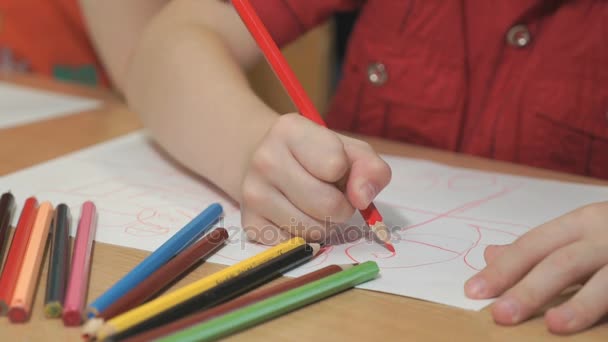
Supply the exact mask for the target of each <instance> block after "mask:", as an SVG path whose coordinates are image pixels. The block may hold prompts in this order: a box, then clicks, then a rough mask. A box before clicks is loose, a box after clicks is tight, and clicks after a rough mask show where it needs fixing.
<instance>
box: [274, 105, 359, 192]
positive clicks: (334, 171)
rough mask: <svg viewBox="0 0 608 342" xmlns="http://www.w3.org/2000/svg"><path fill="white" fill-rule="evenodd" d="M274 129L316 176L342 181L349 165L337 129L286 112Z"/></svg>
mask: <svg viewBox="0 0 608 342" xmlns="http://www.w3.org/2000/svg"><path fill="white" fill-rule="evenodd" d="M273 130H276V131H277V133H276V135H277V136H278V137H279V139H280V140H281V141H285V142H286V143H287V147H288V148H289V151H290V152H291V154H292V155H293V157H294V158H295V160H297V161H298V162H299V163H300V165H302V167H303V168H304V169H305V170H306V171H308V173H310V174H312V175H313V176H314V177H316V178H318V179H320V180H322V181H325V182H328V183H335V182H337V181H339V180H340V179H341V178H342V177H343V176H344V175H345V174H346V173H347V172H348V169H349V167H350V162H349V160H348V157H347V155H346V152H344V144H343V143H342V140H340V138H339V137H338V135H336V134H335V133H334V132H332V131H330V130H329V129H327V128H324V127H321V126H319V125H317V124H315V123H313V122H311V121H310V120H308V119H306V118H303V117H302V116H300V115H295V114H287V115H283V116H282V117H281V119H280V121H279V122H277V123H276V124H275V126H274V127H273Z"/></svg>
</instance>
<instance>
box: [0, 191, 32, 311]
mask: <svg viewBox="0 0 608 342" xmlns="http://www.w3.org/2000/svg"><path fill="white" fill-rule="evenodd" d="M37 210H38V200H37V199H36V197H30V198H28V199H27V200H26V201H25V204H24V205H23V210H21V215H20V216H19V222H17V228H16V229H15V235H14V236H13V241H12V242H11V247H10V248H9V250H8V254H7V256H6V262H5V265H4V269H3V270H2V276H0V315H6V313H7V312H8V306H9V305H10V304H11V299H12V298H13V292H14V291H15V285H16V284H17V278H19V271H20V270H21V265H22V263H23V256H24V255H25V252H26V251H27V243H28V242H29V240H30V236H31V233H32V227H33V226H34V221H35V220H36V212H37Z"/></svg>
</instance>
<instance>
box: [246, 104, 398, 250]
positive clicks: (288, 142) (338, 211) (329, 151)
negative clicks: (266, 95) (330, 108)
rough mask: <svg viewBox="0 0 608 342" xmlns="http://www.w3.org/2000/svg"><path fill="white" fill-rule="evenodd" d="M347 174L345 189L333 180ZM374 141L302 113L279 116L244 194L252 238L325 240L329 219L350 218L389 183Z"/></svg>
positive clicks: (255, 159)
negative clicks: (340, 131)
mask: <svg viewBox="0 0 608 342" xmlns="http://www.w3.org/2000/svg"><path fill="white" fill-rule="evenodd" d="M345 177H348V178H347V179H346V183H345V184H346V186H345V192H344V193H343V192H341V191H340V190H339V189H338V188H337V186H336V185H335V184H336V183H338V182H342V181H343V179H344V178H345ZM390 179H391V170H390V168H389V166H388V164H386V162H384V161H383V160H382V159H381V158H380V156H379V155H378V154H377V153H376V152H374V150H373V149H372V148H371V146H370V145H369V144H367V143H365V142H363V141H359V140H356V139H352V138H349V137H345V136H342V135H339V134H337V133H335V132H333V131H331V130H329V129H327V128H325V127H321V126H319V125H317V124H315V123H313V122H311V121H310V120H308V119H306V118H304V117H302V116H300V115H299V114H286V115H282V116H281V117H279V118H278V119H277V122H276V123H275V124H274V125H273V127H272V128H271V129H270V130H269V132H268V134H267V135H266V136H265V138H264V139H263V140H262V142H261V143H260V145H259V146H258V148H257V149H256V150H255V152H254V153H253V156H252V158H251V161H250V163H249V169H248V170H247V172H246V174H245V177H244V180H243V184H242V196H241V212H242V225H243V227H244V229H245V231H246V232H247V236H248V237H249V239H251V240H254V241H257V242H259V243H263V244H268V245H274V244H277V243H280V242H282V241H284V240H286V239H289V238H291V237H292V236H301V237H303V238H305V239H306V240H308V241H324V240H325V239H326V238H327V236H326V234H325V232H326V231H327V228H328V226H329V225H330V224H335V223H343V222H346V221H348V220H349V219H350V218H351V217H352V215H353V214H354V212H355V210H356V209H365V208H367V207H368V206H369V204H370V203H371V202H372V200H373V199H374V198H375V197H376V195H377V194H378V193H379V192H380V191H381V190H382V189H384V187H385V186H386V185H388V183H389V182H390Z"/></svg>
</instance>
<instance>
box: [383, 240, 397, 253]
mask: <svg viewBox="0 0 608 342" xmlns="http://www.w3.org/2000/svg"><path fill="white" fill-rule="evenodd" d="M384 246H385V247H386V249H388V250H389V251H391V253H393V254H395V247H394V246H393V244H392V243H390V242H385V243H384Z"/></svg>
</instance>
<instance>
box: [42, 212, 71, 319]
mask: <svg viewBox="0 0 608 342" xmlns="http://www.w3.org/2000/svg"><path fill="white" fill-rule="evenodd" d="M70 225H71V217H70V208H69V207H68V206H67V205H65V204H63V203H62V204H59V205H58V206H57V208H55V217H54V218H53V223H52V225H51V254H50V256H49V271H48V275H47V285H46V295H45V299H44V313H45V314H46V317H49V318H59V317H61V314H62V312H63V301H64V299H65V291H66V287H67V283H68V272H69V267H70Z"/></svg>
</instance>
